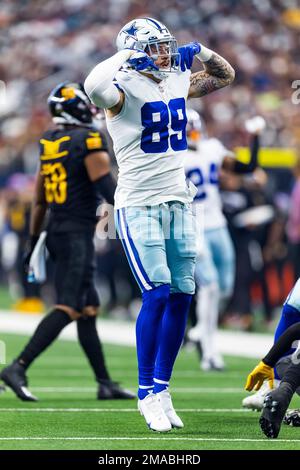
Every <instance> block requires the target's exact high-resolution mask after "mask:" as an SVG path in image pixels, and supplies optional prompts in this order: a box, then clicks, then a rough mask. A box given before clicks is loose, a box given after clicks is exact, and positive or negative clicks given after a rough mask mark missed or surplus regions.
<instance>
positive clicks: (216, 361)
mask: <svg viewBox="0 0 300 470" xmlns="http://www.w3.org/2000/svg"><path fill="white" fill-rule="evenodd" d="M224 368H225V364H224V360H223V358H222V356H221V355H220V354H215V355H214V356H211V357H207V358H205V357H203V358H202V360H201V369H202V370H203V371H205V372H207V371H210V370H216V371H223V370H224Z"/></svg>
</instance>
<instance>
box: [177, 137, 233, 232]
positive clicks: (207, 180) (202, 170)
mask: <svg viewBox="0 0 300 470" xmlns="http://www.w3.org/2000/svg"><path fill="white" fill-rule="evenodd" d="M231 154H232V152H230V151H229V150H228V149H226V148H225V147H224V145H223V144H222V142H220V141H219V140H218V139H214V138H212V139H201V140H200V142H199V144H198V147H197V150H189V151H188V152H187V156H186V159H185V172H186V176H187V178H188V179H189V180H190V181H192V182H193V183H194V185H195V186H196V187H197V188H198V191H197V194H196V196H195V199H194V204H202V205H203V209H204V214H203V215H204V220H203V223H204V229H205V230H210V229H215V228H219V227H223V226H224V225H226V219H225V216H224V214H223V211H222V201H221V196H220V191H219V178H218V175H219V169H220V166H221V165H222V162H223V159H224V157H225V156H226V155H231Z"/></svg>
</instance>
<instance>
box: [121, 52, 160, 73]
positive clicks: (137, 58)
mask: <svg viewBox="0 0 300 470" xmlns="http://www.w3.org/2000/svg"><path fill="white" fill-rule="evenodd" d="M127 62H128V64H129V65H130V66H131V67H132V68H133V69H135V70H137V71H141V70H159V68H158V67H157V65H155V63H154V62H153V60H152V59H151V57H149V56H148V54H146V52H144V51H137V52H136V53H135V54H133V55H132V56H131V57H130V59H129V60H128V61H127Z"/></svg>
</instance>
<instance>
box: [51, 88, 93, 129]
mask: <svg viewBox="0 0 300 470" xmlns="http://www.w3.org/2000/svg"><path fill="white" fill-rule="evenodd" d="M48 105H49V109H50V113H51V114H52V116H53V121H54V122H55V123H56V124H64V125H66V124H70V125H77V126H82V125H84V126H87V127H88V126H90V125H92V121H93V116H94V115H95V114H96V108H95V107H94V106H93V105H92V103H91V102H90V100H89V98H88V96H87V94H86V93H85V91H84V88H83V85H82V84H81V83H73V82H63V83H60V84H59V85H57V86H56V87H55V88H54V89H53V90H52V91H51V93H50V95H49V98H48Z"/></svg>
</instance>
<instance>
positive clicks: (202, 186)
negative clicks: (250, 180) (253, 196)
mask: <svg viewBox="0 0 300 470" xmlns="http://www.w3.org/2000/svg"><path fill="white" fill-rule="evenodd" d="M187 118H188V124H187V139H188V146H189V150H188V152H187V157H186V159H185V172H186V176H187V178H188V179H189V180H190V181H192V182H193V184H194V185H195V186H196V187H197V189H198V191H197V194H196V196H195V199H194V206H195V208H196V209H197V206H198V208H199V206H200V207H201V208H202V213H200V214H199V211H196V213H198V214H199V216H201V222H202V224H199V225H198V232H199V230H201V233H198V237H199V238H201V237H202V236H203V235H204V236H203V243H201V245H199V250H198V253H197V259H196V269H195V280H196V285H197V287H198V289H197V303H196V316H197V323H196V325H195V326H194V327H193V328H192V329H191V330H189V333H188V336H189V339H191V340H192V341H195V342H200V344H201V349H202V360H201V367H202V369H203V370H211V369H216V370H222V369H223V367H224V361H223V358H222V356H221V354H220V353H219V350H218V345H217V342H216V333H217V328H218V316H219V304H220V300H226V299H228V298H229V297H230V295H231V294H232V290H233V287H234V276H235V253H234V247H233V243H232V241H231V237H230V234H229V230H228V227H227V221H226V218H225V216H224V214H223V211H222V200H221V194H220V189H219V172H220V170H221V169H224V170H226V171H232V172H235V173H250V172H252V171H253V170H254V169H255V167H256V165H257V154H258V142H257V140H256V139H257V137H254V142H253V145H252V152H251V158H250V161H249V163H248V164H243V163H241V162H239V161H237V160H236V159H235V155H234V153H233V152H232V151H230V150H228V149H227V148H226V147H224V145H223V144H222V142H221V141H220V140H218V139H216V138H209V137H208V136H207V135H206V132H205V129H204V125H203V122H202V120H201V118H200V115H199V114H198V113H197V112H196V111H195V110H193V109H188V110H187ZM264 127H265V122H264V120H263V119H262V118H261V117H259V116H257V117H255V118H253V119H251V120H248V121H247V127H246V128H247V129H248V131H249V132H250V133H252V134H255V135H257V134H259V133H260V132H261V131H262V130H263V128H264ZM199 219H200V217H199Z"/></svg>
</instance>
